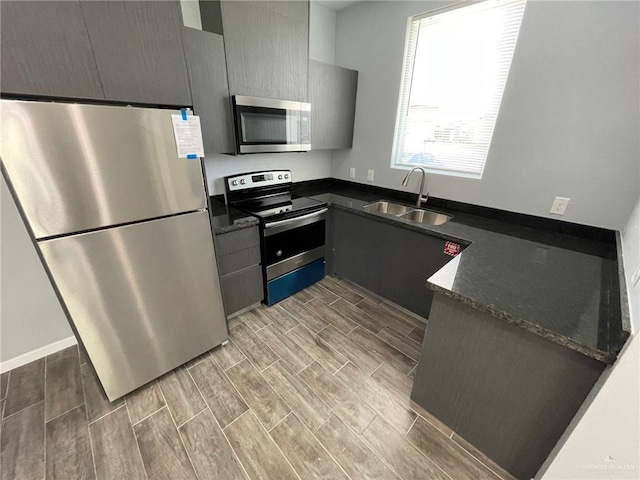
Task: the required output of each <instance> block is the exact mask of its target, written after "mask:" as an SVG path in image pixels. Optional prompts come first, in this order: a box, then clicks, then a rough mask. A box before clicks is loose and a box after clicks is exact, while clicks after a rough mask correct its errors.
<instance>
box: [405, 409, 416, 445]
mask: <svg viewBox="0 0 640 480" xmlns="http://www.w3.org/2000/svg"><path fill="white" fill-rule="evenodd" d="M409 410H411V409H409ZM411 411H413V410H411ZM414 413H415V412H414ZM418 417H420V415H418V414H417V413H416V418H414V419H413V422H411V426H410V427H409V428H408V429H407V431H406V432H404V434H403V435H402V438H407V435H409V432H410V431H411V429H412V428H413V426H414V425H415V424H416V422H417V421H418Z"/></svg>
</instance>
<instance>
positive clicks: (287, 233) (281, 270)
mask: <svg viewBox="0 0 640 480" xmlns="http://www.w3.org/2000/svg"><path fill="white" fill-rule="evenodd" d="M326 218H327V209H326V208H324V209H322V210H319V211H317V212H312V213H309V214H307V215H302V216H300V217H295V218H290V219H287V220H281V221H276V222H271V223H267V224H266V225H265V228H264V239H263V263H264V265H265V268H266V270H265V273H266V280H267V281H271V280H273V279H274V278H277V277H279V276H281V275H284V274H286V273H289V272H291V271H293V270H295V269H297V268H300V267H303V266H305V265H307V264H309V263H311V262H314V261H316V260H319V259H321V258H324V238H325V229H326V223H327V222H326Z"/></svg>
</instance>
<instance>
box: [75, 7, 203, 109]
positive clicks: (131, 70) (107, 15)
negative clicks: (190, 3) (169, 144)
mask: <svg viewBox="0 0 640 480" xmlns="http://www.w3.org/2000/svg"><path fill="white" fill-rule="evenodd" d="M81 5H82V11H83V13H84V17H85V20H86V23H87V29H88V31H89V38H90V39H91V45H92V46H93V50H94V53H95V58H96V62H97V65H98V72H99V74H100V79H101V81H102V87H103V88H104V94H105V97H106V98H107V99H109V100H118V101H125V102H135V103H150V104H165V105H176V106H182V105H191V95H190V92H189V80H188V78H187V65H186V62H185V59H184V50H183V48H182V37H181V28H182V16H181V13H180V4H179V2H177V1H174V0H171V1H161V2H160V1H155V2H154V1H93V0H86V1H83V2H81Z"/></svg>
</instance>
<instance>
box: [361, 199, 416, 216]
mask: <svg viewBox="0 0 640 480" xmlns="http://www.w3.org/2000/svg"><path fill="white" fill-rule="evenodd" d="M362 208H363V210H364V211H365V212H378V213H387V214H389V215H396V216H397V215H401V214H403V213H405V212H408V211H409V210H411V209H412V208H413V207H407V206H406V205H400V204H398V203H391V202H387V201H384V200H380V201H379V202H375V203H370V204H369V205H365V206H364V207H362Z"/></svg>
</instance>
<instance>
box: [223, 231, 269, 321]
mask: <svg viewBox="0 0 640 480" xmlns="http://www.w3.org/2000/svg"><path fill="white" fill-rule="evenodd" d="M215 244H216V254H217V256H218V271H219V272H220V285H221V287H222V301H223V303H224V311H225V313H226V315H227V317H229V316H231V315H233V314H234V313H237V312H239V311H240V310H243V309H245V308H247V307H249V306H251V305H253V304H255V303H258V302H261V301H262V299H263V298H264V288H263V282H262V266H261V265H260V234H259V231H258V227H249V228H245V229H242V230H235V231H233V232H228V233H223V234H220V235H216V237H215Z"/></svg>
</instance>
